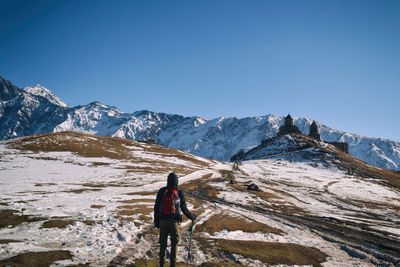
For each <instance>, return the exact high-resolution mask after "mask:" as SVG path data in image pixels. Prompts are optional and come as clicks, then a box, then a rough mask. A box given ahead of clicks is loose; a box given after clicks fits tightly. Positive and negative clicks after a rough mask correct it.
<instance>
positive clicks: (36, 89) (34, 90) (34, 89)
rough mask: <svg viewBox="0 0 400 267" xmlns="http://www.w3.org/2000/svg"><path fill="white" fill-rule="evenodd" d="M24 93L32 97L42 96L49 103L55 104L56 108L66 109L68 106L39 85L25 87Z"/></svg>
mask: <svg viewBox="0 0 400 267" xmlns="http://www.w3.org/2000/svg"><path fill="white" fill-rule="evenodd" d="M24 91H25V92H28V93H30V94H33V95H37V96H42V97H44V98H46V99H47V100H49V101H50V102H51V103H53V104H56V105H58V106H62V107H68V105H67V104H65V103H64V102H63V101H62V100H61V98H59V97H58V96H56V95H55V94H54V93H53V92H52V91H50V90H49V89H47V88H46V87H44V86H42V85H40V84H36V85H35V86H28V87H25V88H24Z"/></svg>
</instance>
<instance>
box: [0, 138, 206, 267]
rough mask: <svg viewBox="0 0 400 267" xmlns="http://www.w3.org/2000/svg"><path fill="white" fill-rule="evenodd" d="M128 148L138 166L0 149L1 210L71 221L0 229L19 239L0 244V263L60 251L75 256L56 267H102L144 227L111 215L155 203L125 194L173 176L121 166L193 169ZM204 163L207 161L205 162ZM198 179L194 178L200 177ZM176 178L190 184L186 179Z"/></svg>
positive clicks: (182, 162)
mask: <svg viewBox="0 0 400 267" xmlns="http://www.w3.org/2000/svg"><path fill="white" fill-rule="evenodd" d="M131 148H132V156H134V157H138V158H141V159H144V160H145V163H140V162H135V164H132V160H131V159H127V160H115V159H110V158H105V157H102V158H95V157H91V158H86V157H81V156H78V155H77V154H74V153H71V152H39V153H33V152H29V151H23V152H22V151H18V150H15V149H10V148H8V147H7V146H6V145H5V143H2V144H0V202H1V203H6V204H7V206H0V208H3V209H12V210H18V211H22V213H23V214H27V215H34V216H39V217H43V219H44V220H47V219H50V218H53V219H54V218H55V217H57V218H58V219H60V218H61V219H66V220H73V221H74V222H73V223H72V224H69V225H67V226H66V227H65V228H42V225H43V222H44V221H39V222H34V223H29V224H28V223H23V224H20V225H18V226H16V227H14V228H10V227H9V228H3V229H0V236H1V239H12V240H20V241H22V242H20V243H8V244H1V245H0V259H5V258H9V257H12V256H15V255H17V254H20V253H23V252H28V251H30V252H32V251H34V252H38V251H46V250H57V249H67V250H70V251H71V252H72V253H73V254H74V258H73V261H69V260H67V261H62V262H61V263H62V265H68V264H71V263H72V262H73V263H74V264H76V263H86V262H89V261H92V260H96V264H97V265H106V264H107V263H108V262H109V261H110V260H111V259H112V257H114V256H115V255H116V254H117V253H118V252H119V251H120V250H121V248H122V247H123V246H124V245H125V244H126V243H127V242H129V241H130V239H131V236H133V235H135V233H137V232H138V231H140V230H141V228H142V227H143V223H141V224H140V222H141V221H140V220H138V217H139V216H131V217H132V218H136V220H132V221H127V222H124V223H123V224H121V222H120V220H119V219H118V216H117V215H118V211H119V207H121V206H123V205H124V204H123V203H121V201H127V200H132V199H139V200H140V199H144V200H145V201H143V202H140V201H139V202H138V203H135V204H136V205H144V206H148V207H149V208H152V206H153V205H154V202H152V201H149V199H150V200H151V199H155V195H154V196H153V195H145V196H143V195H140V194H138V195H132V193H134V192H143V191H148V192H153V191H155V190H158V189H159V188H160V187H161V186H165V185H166V177H167V175H168V173H169V172H170V171H173V170H172V169H169V168H168V167H166V168H164V169H161V168H158V169H157V168H156V169H157V170H156V171H155V172H147V173H146V172H143V171H135V170H134V169H133V170H132V169H127V168H126V167H127V166H130V167H132V166H140V167H146V166H148V167H150V168H152V167H153V168H155V165H156V164H155V163H156V162H161V163H160V164H161V165H162V164H165V165H174V166H178V165H185V167H187V168H192V170H193V171H194V172H196V170H198V169H199V166H196V164H193V163H191V162H190V161H185V160H183V159H178V158H174V156H171V157H165V154H164V155H163V154H160V153H149V152H144V151H143V149H140V148H139V147H131ZM203 162H207V163H210V161H207V160H204V159H203ZM152 163H153V164H152ZM200 172H202V171H200ZM203 172H204V171H203ZM199 175H200V176H199ZM199 175H194V176H193V177H201V176H202V175H203V174H202V173H200V174H199ZM182 179H186V180H187V179H190V175H189V176H188V177H187V178H186V177H183V178H182ZM128 194H130V195H128ZM138 215H139V214H138ZM84 221H94V223H93V222H92V223H90V224H85V223H83V222H84Z"/></svg>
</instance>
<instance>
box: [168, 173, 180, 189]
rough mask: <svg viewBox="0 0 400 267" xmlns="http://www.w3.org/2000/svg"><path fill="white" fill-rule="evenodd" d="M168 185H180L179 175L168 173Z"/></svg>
mask: <svg viewBox="0 0 400 267" xmlns="http://www.w3.org/2000/svg"><path fill="white" fill-rule="evenodd" d="M167 186H169V187H178V176H176V174H175V173H173V172H171V173H170V174H169V175H168V182H167Z"/></svg>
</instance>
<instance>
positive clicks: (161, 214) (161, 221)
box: [154, 172, 196, 267]
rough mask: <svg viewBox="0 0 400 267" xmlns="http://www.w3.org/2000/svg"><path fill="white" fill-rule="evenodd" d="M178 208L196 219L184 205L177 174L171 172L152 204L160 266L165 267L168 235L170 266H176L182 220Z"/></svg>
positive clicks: (183, 196)
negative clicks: (156, 229)
mask: <svg viewBox="0 0 400 267" xmlns="http://www.w3.org/2000/svg"><path fill="white" fill-rule="evenodd" d="M180 210H182V212H183V214H185V216H186V217H188V218H189V219H190V220H192V221H194V220H195V219H196V215H195V214H193V213H191V212H190V211H189V210H188V208H187V207H186V201H185V194H184V193H183V191H182V190H181V189H180V188H178V176H176V174H175V173H173V172H171V173H170V174H169V175H168V180H167V186H166V187H162V188H160V190H159V191H158V193H157V198H156V202H155V204H154V225H155V227H157V228H159V229H160V240H159V242H160V254H159V256H160V267H165V250H166V249H167V241H168V235H170V237H171V256H170V262H171V265H170V266H171V267H175V266H176V255H177V252H178V246H177V245H178V242H179V238H180V234H181V229H180V225H179V223H181V222H182V215H181V213H180Z"/></svg>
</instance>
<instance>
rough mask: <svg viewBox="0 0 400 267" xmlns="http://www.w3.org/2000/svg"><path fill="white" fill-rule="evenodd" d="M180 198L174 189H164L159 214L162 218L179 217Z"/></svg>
mask: <svg viewBox="0 0 400 267" xmlns="http://www.w3.org/2000/svg"><path fill="white" fill-rule="evenodd" d="M179 207H180V198H179V195H178V190H177V189H176V188H168V187H167V188H166V189H165V190H164V193H163V196H162V198H161V206H160V213H161V216H163V215H164V216H163V217H169V218H173V217H174V215H177V216H179V215H180V213H179Z"/></svg>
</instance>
